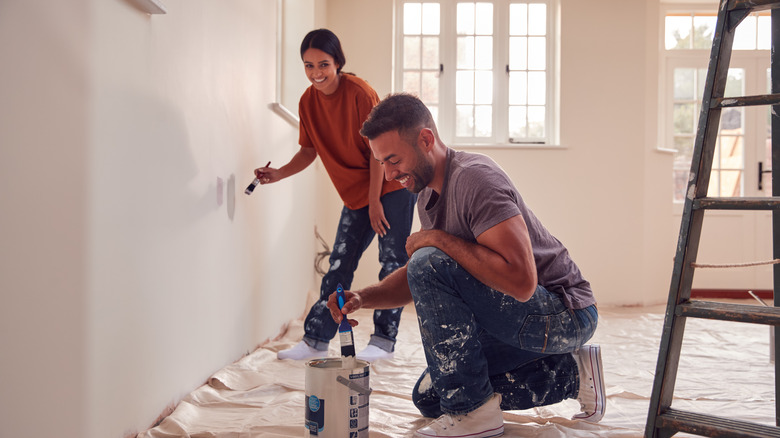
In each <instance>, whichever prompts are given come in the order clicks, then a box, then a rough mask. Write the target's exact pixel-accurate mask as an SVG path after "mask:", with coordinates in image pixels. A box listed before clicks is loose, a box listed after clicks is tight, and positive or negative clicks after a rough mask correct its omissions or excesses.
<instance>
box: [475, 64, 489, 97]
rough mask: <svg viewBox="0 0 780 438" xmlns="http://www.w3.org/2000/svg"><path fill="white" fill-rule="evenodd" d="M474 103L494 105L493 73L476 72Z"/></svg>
mask: <svg viewBox="0 0 780 438" xmlns="http://www.w3.org/2000/svg"><path fill="white" fill-rule="evenodd" d="M474 79H475V80H474V103H477V104H491V103H493V72H489V71H478V72H474Z"/></svg>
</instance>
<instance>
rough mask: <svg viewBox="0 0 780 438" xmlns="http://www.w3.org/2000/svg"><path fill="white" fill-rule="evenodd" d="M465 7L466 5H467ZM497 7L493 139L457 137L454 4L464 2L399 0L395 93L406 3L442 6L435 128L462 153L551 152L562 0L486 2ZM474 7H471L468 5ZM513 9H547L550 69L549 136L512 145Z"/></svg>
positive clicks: (555, 120)
mask: <svg viewBox="0 0 780 438" xmlns="http://www.w3.org/2000/svg"><path fill="white" fill-rule="evenodd" d="M463 1H465V0H463ZM482 1H484V2H486V3H492V4H493V36H494V38H493V66H494V67H493V104H492V105H493V117H492V124H493V126H492V136H490V137H468V138H456V137H455V123H454V121H455V117H456V111H455V72H456V51H457V45H456V43H457V35H456V16H455V15H456V9H457V6H456V4H457V3H459V2H461V0H396V1H395V15H396V17H395V18H396V19H395V32H394V63H393V65H394V67H393V90H394V91H395V92H399V91H403V71H404V70H403V59H404V53H403V49H404V44H403V38H404V29H403V21H404V20H403V18H404V17H403V12H404V4H406V3H438V4H439V5H440V6H439V8H440V9H439V11H440V22H441V24H440V34H439V57H440V64H441V65H442V66H443V71H442V73H441V74H440V76H439V101H438V102H439V105H438V111H437V113H438V114H437V115H438V120H437V127H438V130H439V134H440V135H441V137H442V139H443V141H444V142H445V143H446V144H448V145H451V146H460V147H486V146H487V147H508V148H523V147H551V146H556V145H558V142H559V138H560V135H559V125H560V112H559V89H560V74H559V71H560V70H559V59H560V57H559V53H560V50H559V47H560V33H559V30H558V29H559V17H560V12H559V11H560V3H559V2H560V0H482ZM469 2H473V1H469ZM511 3H526V4H528V3H544V4H546V5H547V23H546V28H547V33H546V38H547V41H546V43H547V47H546V49H547V56H546V62H547V68H546V83H547V86H546V90H545V91H546V93H545V95H546V101H545V136H544V137H543V138H525V139H521V140H520V141H517V140H515V141H513V142H510V139H509V132H508V131H509V130H508V126H509V119H508V117H509V96H508V89H509V87H508V83H509V75H508V73H507V71H506V66H507V65H508V63H509V62H508V60H509V22H508V17H509V5H510V4H511Z"/></svg>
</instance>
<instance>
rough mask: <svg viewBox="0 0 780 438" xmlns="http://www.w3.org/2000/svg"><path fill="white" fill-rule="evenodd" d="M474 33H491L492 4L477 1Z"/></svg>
mask: <svg viewBox="0 0 780 438" xmlns="http://www.w3.org/2000/svg"><path fill="white" fill-rule="evenodd" d="M476 12H477V14H476V17H475V19H476V34H477V35H493V4H492V3H477V11H476Z"/></svg>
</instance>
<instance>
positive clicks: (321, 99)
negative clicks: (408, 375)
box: [255, 29, 416, 362]
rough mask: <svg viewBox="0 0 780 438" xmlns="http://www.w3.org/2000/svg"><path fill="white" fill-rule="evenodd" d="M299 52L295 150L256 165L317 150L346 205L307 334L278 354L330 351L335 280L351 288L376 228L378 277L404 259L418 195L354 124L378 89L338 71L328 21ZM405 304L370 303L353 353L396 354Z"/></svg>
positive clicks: (301, 164)
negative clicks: (389, 175) (362, 341)
mask: <svg viewBox="0 0 780 438" xmlns="http://www.w3.org/2000/svg"><path fill="white" fill-rule="evenodd" d="M301 59H302V60H303V67H304V71H305V72H306V76H307V77H308V78H309V81H310V82H311V86H310V87H309V88H307V89H306V91H305V92H304V93H303V95H302V96H301V99H300V101H299V103H298V114H299V116H300V134H299V140H298V142H299V144H300V146H301V147H300V150H298V152H297V153H296V154H295V155H294V156H293V157H292V159H290V161H289V162H288V163H287V164H285V165H284V166H282V167H281V168H279V169H274V168H270V167H262V168H258V169H255V176H257V178H258V179H259V180H260V183H261V184H269V183H274V182H277V181H279V180H281V179H284V178H287V177H289V176H292V175H295V174H296V173H298V172H300V171H302V170H303V169H305V168H306V167H307V166H309V165H310V164H311V163H312V162H313V161H314V159H315V158H316V157H317V156H319V157H320V160H322V164H323V166H324V167H325V170H326V171H327V172H328V175H329V176H330V179H331V181H332V182H333V185H334V186H335V188H336V191H337V192H338V193H339V196H340V197H341V199H342V201H343V202H344V207H343V209H342V211H341V218H340V220H339V225H338V229H337V230H336V241H335V243H334V244H333V250H332V252H331V255H330V268H329V270H328V272H327V273H326V274H325V276H324V277H323V278H322V284H321V286H320V299H319V301H317V302H316V303H315V304H314V305H313V306H312V307H311V309H310V310H309V313H308V315H307V316H306V320H305V322H304V332H305V334H304V336H303V339H302V340H301V342H299V343H298V344H296V345H295V346H294V347H292V348H290V349H287V350H282V351H279V353H278V354H277V357H278V358H279V359H296V360H303V359H310V358H314V357H324V356H327V350H328V344H329V342H330V340H331V339H332V338H333V337H334V336H335V335H336V330H337V328H338V324H336V323H335V322H334V321H333V318H332V317H331V316H330V311H329V310H328V307H327V301H328V296H329V295H330V294H331V293H333V292H334V291H335V290H336V285H337V284H339V283H341V284H342V286H343V287H344V288H345V289H347V290H349V289H350V287H351V285H352V279H353V277H354V273H355V269H356V268H357V266H358V262H359V261H360V257H361V256H362V254H363V252H364V251H365V250H366V248H367V247H368V245H369V244H370V243H371V241H372V240H373V239H374V235H375V234H376V235H378V236H379V238H378V239H379V263H380V265H381V270H380V271H379V280H382V279H383V278H384V277H386V276H387V275H389V274H390V273H391V272H393V271H395V270H396V269H398V268H400V267H401V266H404V265H405V264H406V262H407V260H408V256H407V254H406V249H405V244H406V238H407V237H409V232H410V231H411V227H412V215H413V213H414V204H415V202H416V195H414V194H412V193H410V192H409V191H407V190H405V189H404V188H403V187H402V186H401V185H400V184H399V183H398V182H397V181H386V180H385V179H384V175H383V172H382V169H381V168H380V164H379V163H378V162H377V161H376V160H374V159H373V156H372V154H371V150H370V149H369V146H368V140H366V139H365V138H363V137H362V136H361V135H360V133H359V131H360V128H361V126H362V125H363V122H364V121H365V120H366V118H367V117H368V113H369V112H370V111H371V109H372V108H373V107H374V105H376V104H377V103H378V102H379V96H378V95H377V93H376V91H374V89H373V88H371V86H370V85H368V83H367V82H366V81H364V80H363V79H360V78H359V77H357V76H355V75H352V74H350V73H344V72H342V68H343V67H344V64H345V63H346V58H345V56H344V52H343V51H342V49H341V42H340V41H339V39H338V37H337V36H336V35H335V34H334V33H333V32H331V31H329V30H327V29H317V30H313V31H311V32H309V33H308V34H307V35H306V36H305V37H304V39H303V42H302V43H301ZM402 310H403V307H400V308H397V309H389V310H375V311H374V334H372V335H371V340H370V341H369V343H368V346H367V347H366V348H365V349H364V350H363V351H361V352H360V353H358V354H357V358H358V359H362V360H366V361H369V362H371V361H374V360H377V359H389V358H392V357H393V351H394V349H395V340H396V335H397V334H398V325H399V322H400V319H401V311H402Z"/></svg>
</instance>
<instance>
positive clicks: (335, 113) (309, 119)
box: [298, 74, 403, 210]
mask: <svg viewBox="0 0 780 438" xmlns="http://www.w3.org/2000/svg"><path fill="white" fill-rule="evenodd" d="M377 103H379V96H378V95H377V93H376V91H374V89H373V88H371V86H370V85H368V83H367V82H366V81H364V80H363V79H360V78H358V77H357V76H353V75H350V74H342V75H341V78H340V79H339V87H338V89H337V90H336V92H335V93H333V94H331V95H326V94H324V93H322V92H321V91H318V90H316V89H315V88H314V87H313V86H310V87H309V88H307V89H306V91H304V93H303V95H302V96H301V99H300V101H299V102H298V115H299V117H300V120H301V121H300V134H299V139H298V143H299V144H300V145H301V146H302V147H306V148H311V147H313V148H314V149H315V150H316V151H317V155H319V157H320V160H322V164H323V165H324V166H325V170H326V171H327V172H328V175H329V176H330V180H331V181H332V182H333V185H334V186H335V187H336V191H337V192H338V193H339V196H341V200H342V201H344V205H345V206H346V207H347V208H349V209H351V210H357V209H359V208H363V207H365V206H367V205H368V188H369V184H370V168H369V165H370V161H369V160H373V159H374V157H373V155H372V153H371V149H370V148H369V146H368V140H367V139H366V138H364V137H363V136H361V135H360V128H361V127H362V126H363V122H364V121H365V120H366V118H368V113H369V112H371V109H372V108H373V107H374V105H376V104H377ZM382 181H383V185H382V195H384V194H386V193H389V192H392V191H395V190H399V189H403V186H401V184H400V183H398V182H397V181H387V180H385V179H384V178H383V179H382Z"/></svg>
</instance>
